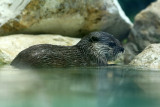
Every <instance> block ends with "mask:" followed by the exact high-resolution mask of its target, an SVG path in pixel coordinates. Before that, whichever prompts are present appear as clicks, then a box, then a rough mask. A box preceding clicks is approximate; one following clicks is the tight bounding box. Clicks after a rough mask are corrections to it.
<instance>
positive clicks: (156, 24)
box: [125, 0, 160, 62]
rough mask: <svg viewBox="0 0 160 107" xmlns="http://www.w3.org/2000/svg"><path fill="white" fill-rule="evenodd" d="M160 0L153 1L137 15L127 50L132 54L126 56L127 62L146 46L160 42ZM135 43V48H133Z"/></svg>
mask: <svg viewBox="0 0 160 107" xmlns="http://www.w3.org/2000/svg"><path fill="white" fill-rule="evenodd" d="M159 11H160V0H157V1H156V2H154V3H152V4H151V5H150V6H148V7H147V8H146V9H144V10H143V11H141V12H140V13H138V14H137V15H136V17H135V22H134V26H133V28H132V29H131V33H130V35H129V43H128V44H127V45H126V47H130V44H132V47H131V48H127V50H126V52H127V53H130V52H132V54H130V55H129V56H126V58H127V59H125V60H126V61H127V60H128V61H127V62H129V61H131V60H132V59H133V58H134V57H135V56H136V54H138V53H140V52H142V51H143V50H144V49H145V47H147V46H148V45H150V44H152V43H159V42H160V12H159ZM133 45H134V48H133Z"/></svg>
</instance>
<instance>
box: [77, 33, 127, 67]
mask: <svg viewBox="0 0 160 107" xmlns="http://www.w3.org/2000/svg"><path fill="white" fill-rule="evenodd" d="M78 44H79V45H81V46H83V47H84V48H85V49H84V50H85V51H88V53H89V54H88V57H92V59H95V60H96V62H97V63H98V64H107V61H111V60H115V59H116V57H117V56H118V54H119V53H123V52H124V48H123V47H122V46H121V44H120V42H119V40H117V39H116V38H114V37H113V36H112V35H111V34H109V33H106V32H101V31H99V32H92V33H90V34H89V35H87V36H85V37H84V38H83V39H82V40H81V41H80V42H79V43H78Z"/></svg>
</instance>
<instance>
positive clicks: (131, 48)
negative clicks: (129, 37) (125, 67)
mask: <svg viewBox="0 0 160 107" xmlns="http://www.w3.org/2000/svg"><path fill="white" fill-rule="evenodd" d="M124 49H125V52H124V54H123V56H124V63H125V64H128V63H130V61H131V60H132V59H133V58H134V57H135V56H136V55H137V54H138V53H139V51H138V48H137V46H136V45H135V44H134V43H132V42H130V43H127V44H125V45H124Z"/></svg>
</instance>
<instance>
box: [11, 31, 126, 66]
mask: <svg viewBox="0 0 160 107" xmlns="http://www.w3.org/2000/svg"><path fill="white" fill-rule="evenodd" d="M123 51H124V49H123V48H122V46H121V45H120V42H119V41H118V40H117V39H115V38H114V37H113V36H112V35H110V34H108V33H105V32H92V33H90V34H89V35H87V36H85V37H84V38H82V40H81V41H80V42H79V43H77V45H74V46H56V45H50V44H40V45H34V46H31V47H29V48H27V49H25V50H23V51H22V52H20V53H19V54H18V55H17V56H16V58H15V59H14V60H13V61H12V62H11V65H13V66H16V67H24V66H25V67H26V66H28V67H58V66H93V65H96V66H101V65H107V61H109V60H114V59H115V58H116V56H117V55H118V54H119V53H121V52H123Z"/></svg>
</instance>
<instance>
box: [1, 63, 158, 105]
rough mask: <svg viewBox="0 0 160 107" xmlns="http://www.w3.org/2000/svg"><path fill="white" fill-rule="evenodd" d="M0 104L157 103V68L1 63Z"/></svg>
mask: <svg viewBox="0 0 160 107" xmlns="http://www.w3.org/2000/svg"><path fill="white" fill-rule="evenodd" d="M0 107H160V72H158V71H153V70H145V69H141V68H134V67H129V66H109V67H85V68H78V67H77V68H54V69H36V70H31V69H25V70H23V69H16V68H13V67H11V66H1V67H0Z"/></svg>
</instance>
